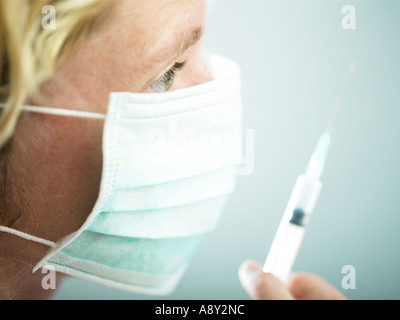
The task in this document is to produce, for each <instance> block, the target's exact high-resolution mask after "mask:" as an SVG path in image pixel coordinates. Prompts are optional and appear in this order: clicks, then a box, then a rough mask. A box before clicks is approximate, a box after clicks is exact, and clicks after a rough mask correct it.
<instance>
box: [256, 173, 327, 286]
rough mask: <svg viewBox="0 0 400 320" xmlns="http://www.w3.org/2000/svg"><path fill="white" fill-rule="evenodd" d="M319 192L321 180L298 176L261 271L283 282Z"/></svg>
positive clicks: (289, 270) (287, 274)
mask: <svg viewBox="0 0 400 320" xmlns="http://www.w3.org/2000/svg"><path fill="white" fill-rule="evenodd" d="M321 188H322V183H321V181H320V180H316V179H313V178H311V177H310V176H307V175H306V174H303V175H300V176H299V177H298V178H297V181H296V184H295V186H294V188H293V191H292V194H291V196H290V199H289V203H288V205H287V207H286V210H285V213H284V214H283V217H282V220H281V222H280V225H279V228H278V231H277V233H276V235H275V238H274V241H273V243H272V246H271V249H270V251H269V254H268V257H267V259H266V261H265V264H264V268H263V271H264V272H266V273H272V274H273V275H275V276H276V277H278V278H279V279H281V280H282V281H284V282H286V281H287V280H288V276H289V274H290V272H291V270H292V266H293V264H294V261H295V259H296V256H297V252H298V250H299V248H300V245H301V242H302V240H303V236H304V232H305V226H306V224H307V222H308V218H309V216H310V214H311V213H312V211H313V210H314V207H315V204H316V202H317V199H318V196H319V193H320V191H321Z"/></svg>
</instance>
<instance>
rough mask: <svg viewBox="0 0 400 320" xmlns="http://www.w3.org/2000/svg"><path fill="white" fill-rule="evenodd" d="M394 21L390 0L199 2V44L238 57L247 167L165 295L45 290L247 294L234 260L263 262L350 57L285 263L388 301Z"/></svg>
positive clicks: (75, 285) (393, 208) (353, 294)
mask: <svg viewBox="0 0 400 320" xmlns="http://www.w3.org/2000/svg"><path fill="white" fill-rule="evenodd" d="M347 4H350V5H353V6H354V7H355V9H356V19H357V20H356V23H357V25H356V27H357V28H356V30H344V29H343V28H342V26H341V20H342V18H343V15H342V13H341V8H342V7H343V6H344V5H347ZM399 31H400V3H399V2H398V1H350V2H342V1H244V0H243V1H211V5H210V6H209V16H208V24H207V32H206V35H205V36H206V38H205V47H207V48H208V49H209V50H211V51H214V52H216V53H219V54H222V55H224V56H227V57H229V58H231V59H234V60H236V61H238V62H239V64H240V65H241V67H242V71H243V102H244V110H245V115H244V127H245V128H246V129H254V132H255V169H254V172H253V174H252V175H249V176H240V177H238V183H237V188H236V191H235V193H234V195H233V196H232V198H231V199H230V201H229V203H228V206H227V208H226V210H225V212H224V215H223V217H222V220H221V223H220V226H219V227H218V229H217V230H216V231H214V232H213V233H211V234H210V235H209V236H208V237H207V238H206V240H205V242H204V243H203V245H202V246H201V247H200V250H199V251H198V252H197V254H196V255H195V257H194V259H193V261H192V263H191V265H190V267H189V269H188V270H187V272H186V274H185V275H184V277H183V279H182V281H181V283H180V284H179V286H178V288H177V289H176V291H175V292H174V293H173V294H171V295H169V296H165V297H153V296H144V295H137V294H133V293H129V292H124V291H119V290H116V289H112V288H108V287H104V286H101V285H98V284H95V283H91V282H87V281H83V280H79V279H73V278H71V279H68V280H66V281H65V282H64V283H63V285H62V286H60V288H59V290H58V292H57V293H56V295H55V296H54V299H247V298H248V296H247V294H246V293H245V292H244V291H243V289H242V287H241V285H240V283H239V281H238V277H237V271H238V268H239V265H240V264H241V263H242V261H244V260H245V259H247V258H253V259H256V260H258V261H260V262H261V263H264V261H265V258H266V256H267V253H268V251H269V248H270V245H271V243H272V240H273V237H274V235H275V231H276V229H277V227H278V224H279V221H280V219H281V216H282V213H283V211H284V209H285V207H286V204H287V201H288V199H289V196H290V193H291V191H292V188H293V186H294V182H295V180H296V178H297V176H298V175H299V174H300V173H301V172H302V171H303V170H304V167H305V165H306V163H307V161H308V159H309V157H310V155H311V152H312V150H313V148H314V146H315V144H316V142H317V139H318V137H319V136H320V134H321V133H322V132H323V130H324V129H325V126H326V123H327V120H328V118H329V115H330V112H331V109H332V107H333V105H334V103H335V101H336V98H337V95H338V92H339V90H340V89H341V86H342V84H343V81H344V78H345V75H346V73H347V70H348V66H349V64H350V63H351V62H354V63H355V67H356V71H355V73H354V75H353V78H352V81H351V83H350V86H349V88H348V91H347V93H346V96H345V98H344V101H343V105H342V109H341V111H340V112H339V114H338V117H337V119H336V123H335V127H334V129H333V136H332V145H331V149H330V154H329V158H328V163H327V166H326V170H325V173H324V176H323V183H324V187H323V190H322V193H321V196H320V198H319V202H318V204H317V206H316V209H315V211H314V213H313V216H312V218H311V221H310V224H309V226H308V230H307V233H306V236H305V239H304V242H303V245H302V247H301V250H300V252H299V256H298V259H297V261H296V263H295V267H294V269H295V270H302V271H309V272H313V273H316V274H319V275H321V276H323V277H324V278H326V279H327V280H328V281H329V282H330V283H331V284H332V285H333V286H335V287H336V288H338V289H339V290H340V291H341V292H343V293H344V294H345V295H346V296H348V297H349V298H352V299H399V298H400V274H399V272H398V271H399V270H400V268H399V267H400V250H399V245H400V232H399V227H400V191H399V190H400V179H399V178H400V169H399V164H400V148H399V147H400V143H399V140H400V123H399V120H400V43H399V42H400V40H399ZM345 265H352V266H354V267H355V270H356V289H354V290H351V289H349V290H344V289H342V287H341V281H342V278H343V277H344V276H345V275H344V274H342V273H341V270H342V267H343V266H345Z"/></svg>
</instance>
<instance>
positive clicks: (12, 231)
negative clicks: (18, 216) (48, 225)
mask: <svg viewBox="0 0 400 320" xmlns="http://www.w3.org/2000/svg"><path fill="white" fill-rule="evenodd" d="M0 231H2V232H6V233H10V234H13V235H15V236H17V237H20V238H23V239H26V240H30V241H34V242H38V243H41V244H44V245H46V246H48V247H51V248H54V247H55V246H56V243H55V242H53V241H50V240H46V239H42V238H39V237H35V236H32V235H30V234H28V233H25V232H22V231H18V230H15V229H11V228H9V227H5V226H0Z"/></svg>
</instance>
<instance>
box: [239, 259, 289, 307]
mask: <svg viewBox="0 0 400 320" xmlns="http://www.w3.org/2000/svg"><path fill="white" fill-rule="evenodd" d="M239 281H240V283H241V285H242V287H243V289H244V290H245V291H246V292H247V294H248V295H249V296H250V297H251V298H253V299H255V300H293V297H292V295H291V294H290V292H289V290H288V289H287V288H286V286H285V285H284V284H283V282H282V281H280V280H279V279H278V278H276V277H274V276H273V275H272V274H270V273H264V272H263V271H262V267H261V265H260V264H259V263H258V262H256V261H252V260H247V261H245V262H243V263H242V264H241V266H240V268H239Z"/></svg>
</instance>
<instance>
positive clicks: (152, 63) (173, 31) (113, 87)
mask: <svg viewBox="0 0 400 320" xmlns="http://www.w3.org/2000/svg"><path fill="white" fill-rule="evenodd" d="M204 19H205V6H204V2H203V1H190V0H181V1H176V0H163V1H128V0H126V1H113V5H112V9H111V10H110V15H109V17H108V18H107V20H106V21H105V22H104V23H103V24H102V26H101V27H100V28H99V29H98V30H97V31H96V32H95V33H93V34H92V35H91V36H90V37H89V38H88V39H86V40H85V41H84V42H83V43H82V44H81V45H80V46H79V47H78V48H77V50H76V51H74V52H73V54H72V55H70V56H69V57H68V59H67V60H66V61H65V62H64V63H63V65H62V66H61V67H60V69H59V70H58V71H57V73H56V75H55V77H54V78H53V79H52V80H51V81H49V82H48V83H46V84H45V85H44V86H43V90H42V91H43V93H44V94H45V96H46V97H48V102H47V103H46V104H47V106H49V107H54V108H66V109H73V110H82V111H90V112H98V113H104V114H105V113H106V112H107V104H108V97H109V93H110V92H116V91H131V92H156V91H162V90H167V89H168V87H169V85H171V82H172V81H164V82H163V81H162V76H163V74H166V73H168V71H169V70H171V69H172V68H174V66H175V69H179V68H180V67H181V70H176V73H175V78H174V79H171V76H170V75H171V73H169V77H167V78H168V79H170V80H173V84H172V86H171V87H170V88H169V90H176V89H181V88H185V87H189V86H193V85H197V84H200V83H204V82H207V81H209V80H211V78H210V75H209V73H208V71H207V69H206V68H205V66H204V64H203V61H202V59H201V55H200V43H201V41H200V38H201V35H202V30H203V29H204ZM72 21H73V20H72ZM177 66H178V68H177ZM160 78H161V80H159V81H157V79H160ZM165 79H166V78H165V77H164V80H165ZM32 103H34V101H33V102H32ZM103 124H104V121H102V120H88V119H78V118H68V117H61V116H51V115H40V114H30V113H24V114H23V115H22V116H21V118H20V120H19V123H18V126H17V129H16V131H15V134H14V136H13V140H12V143H11V148H10V153H9V158H8V162H7V166H8V167H7V183H6V186H7V196H6V198H7V207H8V209H9V210H8V211H9V213H10V214H9V216H8V221H7V222H6V223H7V225H8V226H11V227H12V228H15V229H18V230H21V231H24V232H27V233H29V234H32V235H35V236H38V237H41V238H45V239H48V240H51V241H58V240H59V239H60V238H62V237H64V236H65V235H67V234H69V233H71V232H73V231H75V230H77V229H78V228H79V227H80V226H81V225H82V223H83V222H84V221H85V219H86V217H87V216H88V215H89V213H90V212H91V209H92V207H93V205H94V203H95V201H96V199H97V195H98V191H99V186H100V179H101V168H102V133H103ZM4 237H6V236H4ZM7 237H8V238H7V240H5V241H6V242H5V243H6V252H7V254H6V256H7V257H9V258H11V259H13V260H14V261H22V262H24V263H26V264H28V265H34V264H35V263H37V262H38V260H39V259H40V258H41V257H43V256H44V255H45V253H46V251H47V250H48V248H47V247H46V246H44V245H41V244H37V243H34V242H30V241H27V240H23V239H19V238H17V237H15V236H12V235H7Z"/></svg>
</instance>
